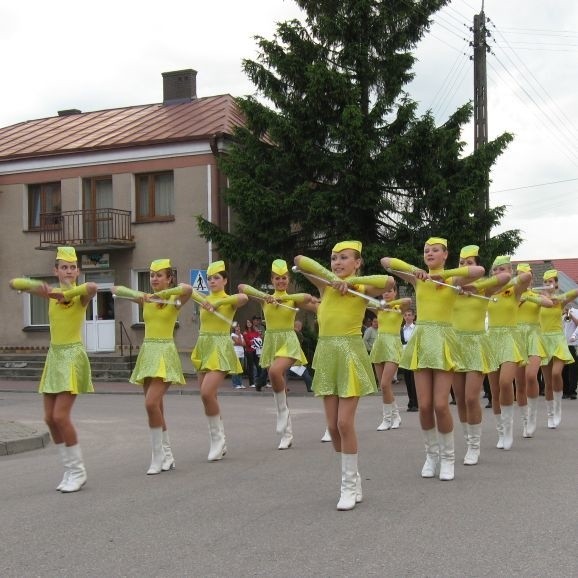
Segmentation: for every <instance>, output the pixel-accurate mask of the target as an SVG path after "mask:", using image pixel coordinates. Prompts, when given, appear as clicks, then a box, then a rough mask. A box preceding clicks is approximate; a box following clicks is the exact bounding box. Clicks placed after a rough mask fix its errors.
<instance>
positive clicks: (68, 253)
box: [56, 247, 78, 263]
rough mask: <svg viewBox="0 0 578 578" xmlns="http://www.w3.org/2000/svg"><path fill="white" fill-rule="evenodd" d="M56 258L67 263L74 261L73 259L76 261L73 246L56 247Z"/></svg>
mask: <svg viewBox="0 0 578 578" xmlns="http://www.w3.org/2000/svg"><path fill="white" fill-rule="evenodd" d="M56 259H57V260H60V261H67V262H68V263H74V262H75V261H78V258H77V257H76V251H75V250H74V247H58V249H57V251H56Z"/></svg>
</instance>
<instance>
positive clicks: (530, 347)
mask: <svg viewBox="0 0 578 578" xmlns="http://www.w3.org/2000/svg"><path fill="white" fill-rule="evenodd" d="M518 331H520V333H521V335H522V339H523V341H524V343H525V345H526V357H531V356H534V357H541V358H542V359H546V358H547V357H548V354H547V353H546V348H545V347H544V340H543V339H542V331H541V330H540V324H539V323H536V324H531V323H520V324H519V325H518Z"/></svg>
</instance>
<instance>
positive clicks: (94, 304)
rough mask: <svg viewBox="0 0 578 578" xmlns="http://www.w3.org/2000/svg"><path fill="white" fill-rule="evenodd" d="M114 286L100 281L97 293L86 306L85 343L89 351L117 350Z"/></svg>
mask: <svg viewBox="0 0 578 578" xmlns="http://www.w3.org/2000/svg"><path fill="white" fill-rule="evenodd" d="M112 287H113V284H112V283H100V284H99V285H98V291H97V293H96V295H95V296H94V297H93V299H92V301H91V302H90V303H89V304H88V307H87V308H86V321H85V323H84V343H85V345H86V350H87V351H90V352H93V353H96V352H100V351H102V352H105V351H114V350H115V345H116V342H115V321H114V299H113V297H112V292H111V289H112Z"/></svg>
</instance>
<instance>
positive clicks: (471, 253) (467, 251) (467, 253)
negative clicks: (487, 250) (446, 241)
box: [460, 245, 480, 259]
mask: <svg viewBox="0 0 578 578" xmlns="http://www.w3.org/2000/svg"><path fill="white" fill-rule="evenodd" d="M479 254H480V248H479V247H478V246H477V245H466V246H465V247H462V250H461V251H460V259H467V258H468V257H477V256H478V255H479Z"/></svg>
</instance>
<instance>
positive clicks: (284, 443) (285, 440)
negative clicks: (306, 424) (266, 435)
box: [277, 416, 293, 450]
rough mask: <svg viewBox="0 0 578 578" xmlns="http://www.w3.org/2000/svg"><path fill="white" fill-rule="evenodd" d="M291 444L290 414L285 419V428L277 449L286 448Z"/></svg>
mask: <svg viewBox="0 0 578 578" xmlns="http://www.w3.org/2000/svg"><path fill="white" fill-rule="evenodd" d="M292 445H293V426H292V425H291V416H289V419H288V420H287V428H286V429H285V432H284V433H283V437H282V438H281V442H280V443H279V447H278V448H277V449H278V450H288V449H289V448H290V447H291V446H292Z"/></svg>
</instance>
